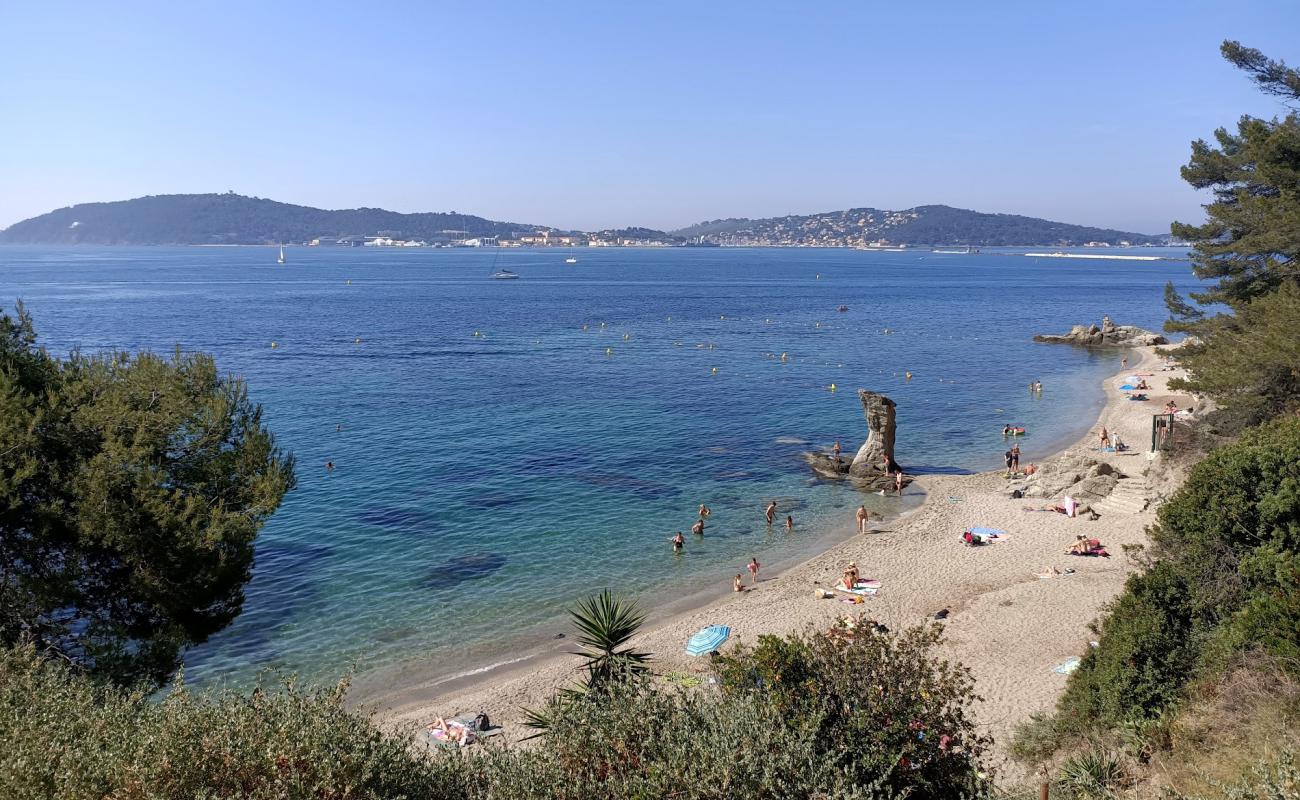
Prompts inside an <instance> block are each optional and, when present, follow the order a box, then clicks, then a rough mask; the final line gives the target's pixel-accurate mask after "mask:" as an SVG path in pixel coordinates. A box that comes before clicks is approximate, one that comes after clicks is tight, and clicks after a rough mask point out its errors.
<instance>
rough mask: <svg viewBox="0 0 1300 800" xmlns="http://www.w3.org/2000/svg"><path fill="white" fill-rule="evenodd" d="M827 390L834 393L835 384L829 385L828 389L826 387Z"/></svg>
mask: <svg viewBox="0 0 1300 800" xmlns="http://www.w3.org/2000/svg"><path fill="white" fill-rule="evenodd" d="M827 388H829V389H830V390H831V391H832V392H833V391H835V384H833V383H832V384H831V385H830V386H829V387H827Z"/></svg>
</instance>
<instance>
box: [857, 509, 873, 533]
mask: <svg viewBox="0 0 1300 800" xmlns="http://www.w3.org/2000/svg"><path fill="white" fill-rule="evenodd" d="M855 516H856V517H857V520H858V533H866V532H867V519H868V518H870V516H871V515H870V514H868V513H867V507H866V506H865V505H862V506H858V513H857V514H856V515H855Z"/></svg>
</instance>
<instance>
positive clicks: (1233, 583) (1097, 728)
mask: <svg viewBox="0 0 1300 800" xmlns="http://www.w3.org/2000/svg"><path fill="white" fill-rule="evenodd" d="M1223 55H1224V56H1225V58H1227V59H1228V60H1229V61H1230V62H1232V63H1233V64H1235V65H1236V66H1238V67H1241V68H1242V69H1244V70H1246V71H1247V72H1248V73H1249V74H1250V75H1251V76H1252V78H1254V80H1255V81H1256V83H1258V84H1259V85H1260V86H1261V88H1263V89H1264V90H1265V91H1266V92H1269V93H1271V94H1275V95H1278V96H1281V97H1283V98H1286V99H1288V100H1291V101H1300V72H1297V71H1296V70H1294V69H1292V68H1289V67H1287V66H1286V65H1285V64H1283V63H1282V62H1278V61H1273V60H1271V59H1268V58H1267V57H1265V56H1264V55H1263V54H1261V53H1260V52H1259V51H1256V50H1252V49H1250V48H1246V47H1243V46H1242V45H1240V44H1239V43H1237V42H1225V43H1224V45H1223ZM1215 136H1216V140H1217V142H1218V145H1217V146H1210V145H1208V144H1206V143H1205V142H1201V141H1198V142H1195V143H1194V144H1193V146H1192V158H1191V161H1190V163H1189V164H1188V166H1187V167H1185V168H1184V170H1183V175H1184V177H1185V178H1186V179H1187V180H1188V182H1189V183H1191V184H1192V185H1193V186H1196V187H1197V188H1210V189H1213V190H1214V198H1215V199H1214V201H1213V202H1212V203H1210V204H1209V205H1207V206H1206V210H1207V215H1208V220H1207V222H1206V223H1205V224H1203V225H1200V226H1190V225H1178V224H1176V225H1175V226H1174V232H1175V234H1176V235H1179V236H1186V237H1188V238H1191V239H1193V240H1194V242H1195V249H1194V251H1193V264H1194V268H1195V270H1196V274H1197V275H1198V276H1200V277H1201V278H1203V279H1207V280H1210V281H1213V282H1212V283H1210V284H1209V285H1208V286H1207V288H1206V289H1204V290H1203V291H1201V292H1198V293H1195V294H1193V295H1192V297H1191V300H1192V302H1190V303H1189V302H1188V301H1187V300H1185V299H1183V298H1182V297H1180V296H1179V295H1178V294H1177V293H1176V292H1175V291H1174V290H1173V289H1172V287H1170V288H1169V289H1168V290H1167V291H1166V300H1167V303H1168V305H1169V307H1170V310H1171V313H1172V314H1173V319H1172V320H1171V321H1170V323H1169V325H1168V328H1169V329H1170V330H1172V331H1180V332H1185V333H1190V334H1193V336H1194V338H1193V339H1191V340H1190V341H1189V342H1188V343H1187V344H1185V345H1183V346H1182V347H1180V348H1179V350H1178V351H1177V353H1178V357H1179V359H1180V361H1181V362H1182V363H1183V364H1184V365H1185V366H1186V367H1187V368H1188V370H1189V377H1188V379H1187V380H1186V381H1185V382H1183V383H1182V388H1186V389H1190V390H1191V391H1194V392H1198V393H1202V394H1204V395H1208V396H1209V397H1210V398H1212V399H1213V400H1215V401H1217V403H1218V404H1219V405H1220V407H1221V410H1220V411H1219V412H1217V413H1216V414H1215V415H1213V416H1212V417H1211V421H1212V424H1213V425H1215V426H1217V429H1218V431H1219V433H1220V434H1228V435H1231V436H1232V438H1231V440H1230V441H1228V442H1227V443H1226V444H1223V445H1222V446H1220V447H1218V449H1215V450H1213V451H1212V452H1210V453H1209V454H1208V455H1207V456H1205V457H1204V458H1203V459H1202V460H1201V461H1200V462H1199V463H1197V464H1195V466H1194V467H1192V469H1191V470H1190V472H1189V473H1188V475H1187V477H1186V480H1185V481H1184V482H1183V484H1182V486H1181V487H1180V488H1179V489H1178V490H1177V491H1176V492H1175V493H1174V494H1173V496H1172V497H1171V498H1170V499H1169V500H1168V501H1167V502H1166V503H1165V504H1164V505H1163V506H1161V508H1160V510H1159V513H1158V515H1157V523H1156V524H1155V525H1154V526H1153V527H1152V528H1151V529H1150V530H1149V534H1150V539H1151V546H1150V547H1149V548H1147V549H1144V550H1141V551H1138V552H1135V553H1133V554H1132V555H1133V556H1134V557H1135V558H1136V559H1137V561H1138V563H1139V566H1140V567H1141V569H1140V571H1139V572H1138V573H1136V574H1134V575H1133V576H1132V577H1130V578H1129V580H1128V583H1127V585H1126V588H1125V591H1124V592H1123V593H1122V594H1121V595H1120V596H1119V597H1118V598H1117V599H1116V600H1115V601H1114V602H1113V603H1112V604H1111V606H1110V608H1109V611H1108V614H1107V615H1106V617H1105V618H1104V619H1102V620H1100V621H1099V622H1098V623H1097V624H1096V632H1097V634H1098V637H1097V644H1096V646H1095V647H1094V648H1093V649H1091V650H1090V651H1089V652H1088V653H1087V654H1086V655H1085V656H1084V657H1083V659H1082V661H1081V663H1080V665H1079V667H1078V669H1077V671H1075V672H1074V673H1073V675H1072V676H1071V678H1070V681H1069V684H1068V687H1067V689H1066V691H1065V694H1064V695H1063V696H1062V698H1061V700H1060V703H1059V705H1058V707H1057V710H1056V713H1055V714H1054V715H1052V716H1050V717H1043V718H1039V719H1036V720H1035V721H1033V722H1032V723H1030V724H1028V725H1026V726H1024V727H1022V728H1021V730H1020V731H1019V734H1018V736H1017V740H1016V742H1015V744H1014V746H1013V750H1014V752H1015V753H1016V754H1017V755H1018V756H1019V757H1020V758H1021V759H1022V760H1023V761H1025V762H1026V763H1027V764H1029V765H1033V766H1038V767H1043V768H1047V767H1048V766H1050V765H1052V764H1054V763H1055V764H1057V766H1058V772H1057V776H1058V783H1059V784H1060V785H1061V786H1062V787H1063V788H1066V789H1068V790H1069V791H1071V792H1072V793H1074V794H1077V795H1080V796H1092V797H1100V796H1108V797H1109V796H1117V793H1118V792H1120V791H1121V790H1122V789H1124V788H1125V787H1126V786H1128V785H1130V784H1132V783H1134V782H1136V781H1138V780H1139V779H1142V780H1143V781H1145V782H1146V783H1147V784H1150V785H1152V788H1155V789H1161V788H1163V789H1164V790H1165V791H1166V795H1164V796H1169V797H1186V796H1193V795H1194V796H1205V797H1229V798H1247V797H1250V798H1254V797H1270V798H1271V797H1293V796H1295V793H1296V791H1297V786H1298V783H1297V777H1300V774H1298V773H1297V769H1296V764H1295V757H1296V753H1297V752H1300V736H1298V735H1297V734H1296V730H1297V727H1296V725H1295V720H1296V718H1297V716H1298V715H1300V417H1298V416H1296V414H1295V411H1296V409H1297V408H1298V407H1300V337H1297V335H1296V332H1297V331H1298V330H1300V286H1297V281H1298V279H1300V270H1297V269H1296V266H1295V265H1296V264H1297V263H1298V262H1297V258H1298V257H1300V236H1298V235H1297V231H1300V193H1297V186H1300V117H1298V116H1297V114H1295V113H1291V114H1289V115H1288V116H1286V117H1285V118H1283V119H1280V120H1279V119H1273V120H1260V119H1255V118H1252V117H1243V118H1242V120H1241V121H1240V123H1239V124H1238V129H1237V132H1236V133H1232V134H1230V133H1228V132H1227V131H1225V130H1222V129H1221V130H1219V131H1217V132H1216V134H1215ZM1171 385H1173V384H1172V383H1171Z"/></svg>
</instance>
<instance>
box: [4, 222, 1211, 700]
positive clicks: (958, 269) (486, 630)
mask: <svg viewBox="0 0 1300 800" xmlns="http://www.w3.org/2000/svg"><path fill="white" fill-rule="evenodd" d="M1140 252H1141V253H1142V254H1154V253H1156V252H1157V251H1152V250H1148V249H1144V250H1141V251H1140ZM1164 254H1170V253H1168V252H1166V253H1164ZM274 255H275V253H274V251H273V250H270V249H264V248H69V249H49V248H44V249H42V248H19V247H8V248H0V304H3V305H4V306H5V307H9V306H11V305H12V301H13V300H14V299H15V298H21V299H23V300H24V301H25V302H26V303H27V305H28V307H29V308H30V310H31V311H32V312H33V314H34V315H35V317H36V321H37V325H38V329H39V333H40V335H41V340H42V342H43V343H44V344H45V345H46V346H47V347H49V348H50V349H51V351H53V352H56V353H58V352H66V351H68V350H70V349H72V348H80V349H82V350H83V351H95V350H100V349H106V348H120V349H140V348H149V349H153V350H158V351H164V352H166V351H171V350H173V349H174V348H175V347H177V346H178V345H179V346H180V347H182V348H185V349H198V350H206V351H209V352H212V353H214V354H215V355H216V356H217V359H218V363H219V365H220V366H221V367H222V368H223V369H225V370H228V371H230V372H233V373H236V374H239V375H242V376H244V377H245V378H247V379H248V382H249V384H250V388H251V392H252V395H253V397H254V398H255V399H256V400H257V401H258V402H261V403H263V404H264V405H265V407H266V416H265V419H266V422H267V424H268V425H269V426H270V427H271V428H272V429H273V430H274V431H275V433H276V435H277V436H278V438H279V440H280V442H281V444H283V445H284V446H285V447H287V448H288V449H291V450H292V451H293V452H294V453H295V454H296V455H297V456H298V459H299V478H300V481H299V488H298V489H297V490H296V491H294V492H293V493H291V494H290V495H289V496H288V498H287V499H286V500H285V503H284V505H283V506H282V508H281V509H280V511H279V513H278V514H276V516H275V517H274V519H272V520H271V522H270V523H269V524H268V525H267V527H266V528H265V530H264V531H263V533H262V535H261V538H260V539H259V542H258V557H257V566H256V570H255V574H254V576H253V580H252V582H251V583H250V585H249V587H248V592H247V602H246V604H245V609H244V613H243V614H242V615H241V616H240V617H239V619H238V620H237V621H236V622H235V624H234V625H233V626H232V627H231V628H229V629H228V630H226V631H224V632H223V633H221V634H219V635H218V636H216V637H215V638H214V639H212V640H211V641H210V642H208V643H205V644H203V645H201V646H199V647H196V648H194V649H193V650H191V651H190V653H189V654H188V657H187V675H188V676H189V677H190V678H192V679H195V680H198V681H200V682H213V681H230V682H235V683H244V682H247V681H248V680H250V679H251V678H252V677H253V676H254V675H255V674H256V673H257V671H258V670H259V669H260V668H262V667H267V666H276V667H282V668H286V669H290V670H295V671H298V672H300V673H303V674H305V675H308V676H311V677H316V678H329V677H337V676H338V675H339V674H340V673H341V672H342V671H343V670H344V669H345V667H346V666H347V665H348V664H355V665H357V666H358V667H359V668H361V669H362V670H368V669H374V668H378V667H384V668H388V669H396V668H407V669H410V670H414V671H415V672H417V673H420V674H422V675H424V676H427V677H432V678H437V677H439V676H442V675H445V674H451V673H453V672H455V671H457V670H461V669H464V668H466V667H467V666H470V665H472V664H475V663H479V662H483V661H488V660H493V659H501V658H506V657H508V656H509V653H510V652H513V651H517V650H519V649H520V648H524V647H527V646H529V645H530V644H533V643H536V642H540V641H543V640H545V639H547V638H549V637H550V636H551V635H552V634H553V633H554V632H555V631H556V630H560V629H561V627H560V626H559V625H558V624H557V622H556V620H557V618H558V616H559V615H561V614H562V613H563V611H564V609H565V608H566V607H567V606H568V605H570V604H571V603H572V601H573V600H574V599H575V598H576V597H579V596H581V595H582V594H584V593H586V592H588V591H590V590H593V589H597V588H600V587H604V586H610V587H614V588H616V589H619V590H621V591H624V592H629V593H633V594H637V595H639V596H643V597H648V598H662V597H669V596H680V595H682V594H685V593H688V592H692V591H697V590H699V589H701V588H702V587H703V588H712V587H715V586H716V587H717V590H718V591H719V592H722V591H725V590H726V589H727V588H728V587H729V581H730V577H731V576H732V575H734V574H735V573H737V572H740V571H742V566H743V565H744V563H745V562H746V561H748V559H749V557H750V556H757V557H758V558H759V560H760V561H762V562H763V563H764V564H765V565H769V566H775V565H779V564H782V563H790V562H792V561H793V560H796V559H798V558H801V557H803V556H805V555H807V554H808V552H809V551H810V550H811V549H813V548H815V547H817V546H820V544H821V543H822V541H821V540H820V539H817V538H815V537H816V536H817V535H818V534H817V533H814V532H820V533H826V532H830V531H835V530H842V529H844V528H845V527H847V525H848V524H849V520H850V519H851V513H852V509H854V508H856V506H857V504H858V503H859V502H861V501H862V500H863V499H864V498H863V497H861V496H860V495H858V494H857V493H856V492H854V491H853V490H851V489H848V488H846V487H843V486H836V485H826V484H821V483H818V482H815V481H813V480H811V479H810V475H809V473H808V471H807V469H806V467H805V466H804V465H803V464H802V462H801V461H800V460H799V453H800V452H801V451H802V450H804V449H806V448H808V447H809V446H810V445H809V444H808V443H812V444H814V445H817V446H827V445H829V444H830V443H831V442H832V441H834V440H835V439H837V438H838V439H840V440H841V441H842V442H843V443H844V446H845V449H846V450H847V451H849V452H852V450H853V449H854V448H856V446H857V445H858V444H860V443H861V440H862V438H863V437H864V436H865V431H866V428H865V423H864V421H863V418H862V412H861V407H860V405H859V403H858V401H857V398H856V395H855V391H854V390H856V389H857V388H859V387H862V388H868V389H873V390H876V391H881V392H884V393H886V394H888V395H889V396H890V397H892V398H894V399H895V400H896V401H897V402H898V406H899V412H898V420H899V433H898V457H899V460H900V461H901V462H902V463H903V464H905V465H907V466H908V467H909V468H911V469H913V470H915V471H927V470H929V471H938V470H960V469H981V468H987V467H993V466H996V465H997V464H998V463H1000V454H1001V452H1002V450H1003V440H1002V437H1001V435H1000V429H1001V427H1002V425H1003V424H1004V423H1005V422H1012V423H1016V424H1022V425H1025V426H1026V427H1027V428H1028V429H1029V432H1030V435H1029V436H1027V437H1026V438H1025V439H1024V440H1023V441H1022V442H1021V446H1022V448H1023V450H1024V460H1026V461H1029V460H1033V459H1035V458H1039V457H1041V456H1042V455H1045V454H1046V453H1049V452H1051V451H1052V450H1054V449H1056V448H1058V447H1059V446H1060V445H1062V444H1064V443H1066V442H1067V441H1069V440H1071V439H1073V438H1076V437H1077V436H1079V435H1081V434H1082V433H1083V431H1084V430H1085V429H1086V428H1087V427H1088V425H1090V424H1091V422H1093V421H1094V420H1095V416H1096V411H1097V409H1098V407H1099V406H1100V403H1101V399H1102V396H1101V391H1100V388H1099V381H1100V380H1101V378H1102V377H1103V376H1104V375H1107V374H1110V373H1113V372H1115V371H1116V370H1118V369H1119V363H1118V355H1104V356H1103V355H1096V354H1090V353H1086V352H1083V351H1079V350H1075V349H1072V348H1068V347H1061V346H1050V345H1035V344H1033V343H1032V342H1031V341H1030V339H1031V337H1032V335H1033V334H1035V333H1039V332H1057V331H1061V330H1064V329H1068V328H1069V326H1070V325H1072V324H1075V323H1078V322H1084V321H1090V320H1099V319H1100V318H1101V316H1102V315H1103V314H1110V315H1111V317H1113V318H1114V319H1116V320H1117V321H1119V322H1121V323H1132V324H1138V325H1142V326H1145V327H1151V328H1158V327H1159V325H1160V323H1161V321H1162V320H1163V317H1164V313H1163V307H1162V305H1161V291H1162V287H1163V286H1164V283H1165V282H1166V281H1168V280H1174V281H1175V282H1176V283H1177V284H1178V285H1179V286H1180V287H1182V288H1186V287H1187V286H1188V285H1190V284H1191V283H1192V278H1191V277H1190V269H1189V266H1188V264H1187V263H1186V262H1115V261H1070V260H1064V259H1035V258H1026V257H1023V256H1019V255H1016V254H1014V253H1011V252H996V253H988V252H986V253H985V254H982V255H979V256H963V255H938V254H932V253H869V252H855V251H844V250H812V249H807V250H803V249H801V250H776V249H766V250H743V249H736V250H731V249H671V250H649V249H648V250H619V249H610V250H603V249H601V250H590V251H588V250H581V251H563V250H556V251H547V252H542V251H513V252H503V253H501V254H496V253H494V252H491V251H474V250H454V251H434V250H410V251H408V250H373V249H370V248H357V249H313V248H292V249H290V250H289V251H288V257H289V263H288V264H286V265H284V266H276V265H275V263H274ZM571 255H572V256H576V257H577V258H578V259H579V261H578V263H577V264H565V263H563V261H564V259H565V258H566V257H568V256H571ZM495 268H506V269H511V270H514V271H517V272H519V273H520V274H521V275H522V276H523V277H522V279H520V280H518V281H493V280H490V279H489V278H488V275H489V273H491V272H492V271H493V270H494V269H495ZM840 304H845V305H847V306H848V307H849V310H848V311H847V312H845V313H837V312H836V310H835V309H836V307H837V306H839V305H840ZM584 326H585V327H584ZM886 329H888V331H889V332H888V333H887V332H886ZM476 332H478V334H480V335H477V336H476V335H475V333H476ZM358 338H359V339H360V342H358V341H357V339H358ZM272 342H275V343H277V345H278V346H277V347H275V348H272V347H271V343H272ZM607 348H608V349H609V352H608V353H607ZM781 353H786V354H787V360H786V361H784V362H783V361H781V360H780V359H779V357H778V356H779V355H780V354H781ZM715 369H716V372H715V371H714V370H715ZM905 370H910V371H911V372H912V373H913V374H914V378H913V379H912V380H911V381H907V380H906V379H905V378H904V376H903V373H904V371H905ZM1033 380H1041V381H1042V382H1043V384H1044V391H1043V393H1042V395H1041V397H1035V396H1032V395H1030V393H1029V392H1028V391H1027V389H1026V385H1027V384H1028V383H1029V382H1030V381H1033ZM832 383H834V384H835V385H836V386H837V387H839V389H840V390H839V391H837V392H831V391H830V390H829V389H828V388H827V387H828V386H829V385H830V384H832ZM339 425H341V426H342V430H341V431H340V430H336V426H339ZM326 461H333V462H334V463H335V464H336V465H337V469H336V470H335V471H334V472H332V473H328V472H326V470H325V469H324V464H325V462H326ZM770 498H780V500H781V514H782V516H784V515H785V514H786V513H790V514H792V515H793V517H794V519H795V522H796V530H795V532H794V533H792V534H791V533H786V532H785V531H784V529H778V530H777V531H769V530H768V529H767V527H766V525H765V524H763V522H762V517H761V513H762V506H763V505H764V503H765V501H766V500H768V499H770ZM865 499H866V500H867V502H868V505H869V506H871V507H874V508H876V509H877V510H880V511H885V512H893V511H897V510H898V509H899V508H900V501H899V500H898V499H896V498H881V497H878V496H874V495H872V496H869V497H867V498H865ZM700 502H707V503H708V504H709V505H710V506H711V507H712V509H713V516H712V518H711V519H710V520H709V526H708V530H707V532H706V536H705V537H704V538H703V539H702V540H699V539H694V538H693V537H690V536H689V534H688V541H687V546H686V552H685V554H684V555H681V556H674V555H673V553H672V552H671V548H670V546H669V544H668V541H667V540H668V538H669V537H670V536H671V535H672V534H673V532H674V531H677V530H688V529H689V527H690V525H691V524H692V523H693V522H694V520H695V516H694V512H695V509H696V507H697V506H698V504H699V503H700Z"/></svg>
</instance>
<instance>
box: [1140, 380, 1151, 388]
mask: <svg viewBox="0 0 1300 800" xmlns="http://www.w3.org/2000/svg"><path fill="white" fill-rule="evenodd" d="M1137 388H1139V389H1150V388H1151V387H1150V386H1148V385H1147V379H1146V378H1143V379H1142V380H1140V381H1138V385H1137Z"/></svg>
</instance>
